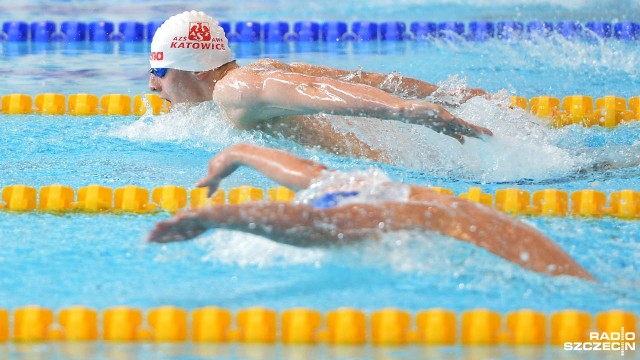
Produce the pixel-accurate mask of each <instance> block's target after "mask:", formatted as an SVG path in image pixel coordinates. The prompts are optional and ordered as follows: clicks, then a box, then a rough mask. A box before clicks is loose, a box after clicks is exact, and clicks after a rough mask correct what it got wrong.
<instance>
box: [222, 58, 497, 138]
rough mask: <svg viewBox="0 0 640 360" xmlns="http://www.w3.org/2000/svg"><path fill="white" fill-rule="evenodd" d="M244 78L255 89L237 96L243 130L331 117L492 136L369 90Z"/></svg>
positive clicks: (280, 77)
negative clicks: (283, 119)
mask: <svg viewBox="0 0 640 360" xmlns="http://www.w3.org/2000/svg"><path fill="white" fill-rule="evenodd" d="M238 80H240V79H238ZM244 80H245V84H249V83H250V84H251V86H246V85H245V87H244V89H243V94H241V95H236V97H237V98H238V99H242V101H243V102H242V103H238V104H235V106H234V108H235V109H243V108H244V109H250V110H243V111H244V112H243V113H237V112H236V113H232V114H235V115H236V116H233V118H234V120H235V121H236V122H238V125H239V126H241V127H251V126H253V125H255V124H257V123H258V122H263V121H269V120H272V119H276V118H278V117H280V116H288V115H311V114H316V113H328V114H334V115H345V116H363V117H374V118H378V119H382V120H396V121H402V122H407V123H411V124H417V125H423V126H427V127H429V128H431V129H433V130H434V131H437V132H440V133H443V134H445V135H448V136H451V137H453V138H455V139H457V140H458V141H460V142H464V139H463V136H471V137H480V136H481V135H491V131H489V130H488V129H486V128H483V127H480V126H476V125H472V124H469V123H467V122H466V121H464V120H462V119H460V118H457V117H455V116H453V115H452V114H451V113H449V112H448V111H447V110H445V109H444V108H443V107H441V106H439V105H436V104H433V103H430V102H427V101H420V100H405V99H402V98H398V97H396V96H393V95H391V94H388V93H386V92H384V91H382V90H380V89H377V88H373V87H371V86H365V85H362V84H352V83H349V82H345V81H341V80H335V79H331V78H326V77H322V78H320V77H314V76H306V75H300V74H295V73H287V72H280V71H276V72H269V73H263V74H253V75H252V76H250V77H247V78H245V79H244Z"/></svg>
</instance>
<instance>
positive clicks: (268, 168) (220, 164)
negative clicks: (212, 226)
mask: <svg viewBox="0 0 640 360" xmlns="http://www.w3.org/2000/svg"><path fill="white" fill-rule="evenodd" d="M241 166H248V167H250V168H253V169H255V170H257V171H259V172H260V173H262V174H264V175H265V176H267V177H268V178H270V179H271V180H274V181H276V182H277V183H279V184H281V185H283V186H286V187H289V188H291V189H293V190H299V189H304V188H306V187H308V186H309V185H310V183H311V181H312V180H313V179H314V178H316V177H318V176H319V175H320V173H321V172H322V171H323V170H326V169H327V168H326V167H325V166H324V165H322V164H319V163H316V162H313V161H311V160H307V159H303V158H299V157H297V156H295V155H293V154H290V153H288V152H284V151H280V150H275V149H270V148H265V147H261V146H257V145H253V144H237V145H233V146H230V147H227V148H225V149H224V150H222V151H220V152H219V153H218V154H217V155H216V156H214V157H213V158H212V159H211V160H210V161H209V174H208V175H207V177H205V178H204V179H202V180H200V181H198V182H197V186H199V187H208V188H209V195H211V194H212V193H213V192H215V191H216V189H217V188H218V186H219V184H220V181H222V179H224V178H225V177H227V176H229V175H231V174H232V173H233V172H234V171H235V170H236V169H238V168H239V167H241Z"/></svg>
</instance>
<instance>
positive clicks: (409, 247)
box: [0, 0, 640, 358]
mask: <svg viewBox="0 0 640 360" xmlns="http://www.w3.org/2000/svg"><path fill="white" fill-rule="evenodd" d="M195 3H196V4H194V6H193V7H194V8H196V7H198V6H199V8H200V9H202V10H205V11H209V12H210V13H212V14H214V15H215V14H219V16H220V18H221V19H224V20H233V21H235V20H245V19H254V20H258V21H264V20H273V19H278V20H286V21H294V20H301V19H315V20H318V21H323V20H337V19H340V20H345V21H353V20H357V19H362V18H367V19H369V20H374V21H380V20H387V19H393V20H402V21H412V20H417V19H423V18H427V19H429V20H434V21H442V20H451V19H452V18H455V19H459V20H464V21H468V20H477V19H485V20H502V19H521V20H528V19H544V20H552V21H556V20H559V19H573V20H582V21H587V20H593V19H600V20H603V19H606V20H612V19H616V20H623V19H627V16H628V14H632V13H634V11H635V13H637V10H640V9H638V7H639V6H640V5H638V4H637V2H634V3H631V4H625V3H623V2H617V1H603V2H598V4H590V3H589V2H586V1H546V2H537V1H515V2H514V1H495V0H494V1H474V2H467V1H444V0H443V1H434V2H430V3H429V4H422V2H420V1H410V0H403V1H400V2H398V1H393V2H390V1H382V0H377V1H370V2H368V3H367V5H366V6H365V5H364V3H363V4H361V3H360V2H352V3H348V2H345V1H340V2H334V1H329V2H321V3H313V2H312V3H310V5H309V6H308V7H305V8H304V9H299V8H300V6H297V5H294V3H295V4H297V2H292V1H277V2H269V3H266V2H261V1H250V2H247V4H244V3H243V5H242V6H240V5H232V4H224V5H223V4H218V5H211V4H210V2H206V3H204V2H202V3H198V2H195ZM42 6H45V7H47V8H48V9H49V10H50V11H49V12H48V14H49V15H50V19H51V20H54V21H63V20H67V19H69V18H71V17H72V16H73V17H75V18H81V19H82V20H86V21H91V20H94V19H96V18H107V19H110V20H113V21H116V22H117V21H124V20H130V19H131V14H137V17H138V20H141V21H151V20H158V19H163V18H165V17H168V16H170V15H172V14H173V13H177V12H179V11H182V10H185V9H184V8H183V6H182V5H180V4H177V3H174V2H171V1H154V2H150V1H125V2H123V3H122V4H121V5H119V6H114V5H112V4H111V3H108V2H94V1H50V2H45V1H35V0H32V1H28V2H20V4H13V5H10V4H3V5H2V9H3V11H2V13H1V14H0V22H3V21H7V20H15V19H19V20H25V21H35V20H40V19H41V18H42V15H41V13H40V12H39V9H40V8H41V7H42ZM97 7H100V12H99V15H98V13H96V11H95V9H96V8H97ZM452 14H453V15H452ZM14 45H15V44H8V43H0V48H1V49H2V52H0V57H1V58H2V61H1V62H0V74H1V75H2V79H3V80H2V83H0V95H5V94H9V93H15V92H21V93H26V94H31V95H35V94H38V93H44V92H58V93H63V94H73V93H81V92H88V93H94V94H98V95H102V94H108V93H126V94H130V95H135V94H142V93H147V92H148V89H147V79H148V78H147V73H146V70H147V69H148V62H147V60H146V59H147V56H146V51H147V50H148V45H147V44H142V45H136V46H125V44H102V45H101V46H100V47H96V46H93V45H90V44H89V45H86V46H80V47H77V48H69V47H66V46H64V45H63V44H53V45H43V46H40V47H35V46H34V47H30V46H31V45H32V44H31V45H29V44H27V45H24V46H22V45H15V46H14ZM285 46H286V47H287V48H286V49H283V48H281V47H278V46H268V45H264V44H255V45H243V46H239V45H238V46H236V48H235V49H234V51H235V54H236V55H237V56H238V58H239V62H240V63H241V64H246V63H249V62H251V61H253V60H255V59H257V58H260V57H262V56H270V57H276V58H279V59H282V60H284V61H287V62H289V61H302V62H310V63H314V64H322V65H330V66H336V67H340V68H346V69H353V70H356V69H357V68H358V67H360V66H361V67H362V68H364V69H365V70H368V71H379V72H390V71H398V72H400V73H402V74H404V75H406V76H411V77H415V78H419V79H424V80H426V81H430V82H433V83H440V84H443V85H445V86H450V87H455V86H458V85H459V84H461V83H466V84H467V85H469V86H476V87H482V88H485V89H487V90H488V91H490V92H492V93H495V94H496V96H495V97H496V100H494V101H488V100H484V99H474V100H471V101H469V102H468V103H466V104H463V105H462V106H460V107H457V108H454V109H452V111H453V112H454V113H455V114H457V115H459V116H460V117H463V118H465V119H467V120H469V121H471V122H474V123H477V124H481V125H484V126H488V127H489V128H491V129H492V130H493V131H494V133H495V136H494V138H493V139H492V140H488V141H481V140H475V139H470V140H468V141H467V143H466V144H465V145H464V146H462V145H459V144H457V143H456V142H455V141H453V140H450V139H445V138H443V137H442V136H439V135H435V134H433V133H432V132H430V131H428V130H424V129H419V128H413V127H410V126H406V125H393V126H392V125H389V124H388V123H382V122H374V124H373V126H374V130H367V129H366V128H365V127H358V128H356V130H355V131H356V132H358V133H359V135H361V136H362V137H364V138H366V139H368V140H369V142H370V143H371V144H372V145H374V146H375V147H379V148H381V149H388V154H389V156H390V157H391V158H392V159H393V160H394V164H392V165H387V164H380V163H372V162H370V161H367V160H362V159H352V158H343V157H338V156H334V155H332V154H329V153H326V152H323V151H320V150H314V149H305V148H302V147H301V146H299V145H296V144H294V143H293V142H290V141H287V140H282V139H274V138H270V137H267V136H264V135H260V134H258V133H254V132H250V131H238V130H234V129H232V128H230V127H229V126H228V125H226V124H225V123H224V122H223V120H222V119H221V118H220V116H218V115H217V114H216V113H215V111H212V110H211V109H210V108H208V107H207V106H200V107H196V108H194V109H189V110H183V111H180V112H176V113H172V114H169V115H165V116H159V117H155V118H149V117H144V118H138V117H134V116H130V117H118V116H109V117H107V116H91V117H72V116H66V115H65V116H39V115H0V187H4V186H8V185H12V184H27V185H30V186H33V187H36V188H39V187H41V186H45V185H50V184H55V183H60V184H64V185H68V186H71V187H73V188H75V189H77V188H79V187H82V186H86V185H88V184H93V183H97V184H101V185H104V186H109V187H112V188H117V187H121V186H124V185H128V184H135V185H138V186H142V187H145V188H148V189H152V188H154V187H157V186H162V185H167V184H173V185H180V186H185V187H188V188H191V187H193V184H194V183H195V181H196V180H197V179H199V178H200V177H202V176H203V175H204V174H205V172H206V166H207V161H208V160H209V159H210V158H211V157H212V156H213V155H214V154H215V153H217V152H218V151H220V150H221V149H222V148H224V147H225V146H228V145H230V144H233V143H237V142H240V141H251V142H254V143H257V144H263V145H269V146H275V147H280V148H284V149H287V150H290V151H292V152H294V153H296V154H298V155H301V156H305V157H309V158H312V159H314V160H318V161H321V162H323V163H326V164H327V165H329V166H331V167H334V168H338V169H354V168H366V167H369V166H378V167H381V168H382V169H384V170H385V171H386V172H387V173H388V174H389V175H390V176H391V177H392V178H394V179H397V180H402V181H406V182H410V183H415V184H422V185H434V186H443V187H447V188H450V189H452V190H454V191H455V193H456V194H459V193H463V192H466V191H467V189H468V188H469V187H470V186H480V187H482V189H483V190H484V191H485V192H489V193H495V191H496V190H498V189H501V188H507V187H518V188H521V189H525V190H528V191H530V192H533V191H535V190H538V189H545V188H558V189H562V190H565V191H568V192H571V191H574V190H579V189H596V190H600V191H604V192H606V193H610V192H612V191H618V190H622V189H634V190H638V189H640V180H639V179H640V166H639V165H638V164H639V163H640V161H639V159H640V155H639V154H640V149H639V147H640V123H638V122H635V123H631V124H628V125H621V126H618V127H617V128H615V129H603V128H598V127H593V128H588V129H587V128H582V127H577V126H571V127H566V128H562V129H550V128H548V127H547V126H546V125H545V124H544V123H543V122H542V121H541V120H538V119H537V118H535V117H534V116H532V115H530V114H528V113H527V112H524V111H521V110H512V109H509V108H508V106H506V105H508V98H509V95H513V94H515V95H519V96H524V97H527V98H530V97H534V96H538V95H543V94H548V95H552V96H555V97H564V96H567V95H572V94H584V95H590V96H593V97H594V98H597V97H601V96H604V95H616V96H620V97H625V98H629V97H631V96H636V95H639V93H638V85H639V79H638V75H639V70H638V67H637V63H638V58H639V56H640V53H639V52H638V43H625V42H620V41H606V42H600V43H597V42H591V43H589V42H572V41H566V40H564V39H562V38H559V37H553V38H551V39H547V40H543V41H539V42H517V43H507V42H503V41H498V40H490V41H487V42H483V43H474V42H469V43H467V42H461V43H445V42H424V43H416V42H402V43H390V44H385V43H381V42H375V43H371V44H368V43H367V44H365V43H348V44H344V45H337V46H335V48H334V49H331V50H328V49H326V48H325V47H324V45H321V44H320V45H312V46H310V47H309V48H305V49H300V48H296V47H295V45H293V44H291V45H289V44H287V45H285ZM289 47H291V49H289ZM290 50H293V51H290ZM416 153H418V154H422V156H419V157H417V156H416ZM602 162H607V163H610V164H611V168H608V169H603V170H590V169H591V168H592V167H593V166H594V165H597V164H600V163H602ZM245 184H251V185H254V186H258V187H262V188H269V187H271V186H273V185H274V184H273V183H271V182H269V181H268V180H266V179H264V178H263V177H260V176H258V175H257V174H256V173H254V172H252V171H248V170H242V171H239V172H238V173H236V174H234V175H233V176H232V177H231V178H229V179H228V180H225V182H223V184H222V186H223V188H227V189H229V188H231V187H234V186H239V185H245ZM168 216H169V215H168V214H166V213H159V214H154V215H142V216H140V215H86V214H49V213H39V212H30V213H24V214H15V213H7V212H0V244H1V246H0V269H2V271H1V273H2V276H0V308H8V309H14V308H17V307H20V306H24V305H28V304H38V305H41V306H46V307H50V308H53V309H60V308H64V307H68V306H71V305H76V304H81V305H86V306H90V307H94V308H97V309H104V308H107V307H111V306H115V305H128V306H133V307H138V308H142V309H148V308H152V307H155V306H160V305H167V304H170V305H175V306H179V307H184V308H187V309H194V308H197V307H201V306H206V305H217V306H221V307H226V308H229V309H232V310H236V309H241V308H244V307H249V306H256V305H260V306H265V307H269V308H273V309H276V310H283V309H287V308H292V307H296V306H305V307H310V308H314V309H318V310H321V311H327V310H331V309H335V308H338V307H343V306H348V307H355V308H358V309H362V310H365V311H372V310H376V309H379V308H383V307H397V308H401V309H405V310H409V311H413V312H415V311H418V310H422V309H427V308H431V307H446V308H448V309H451V310H454V311H457V312H459V311H463V310H467V309H472V308H477V307H487V308H490V309H494V310H497V311H499V312H501V313H506V312H507V311H511V310H516V309H523V308H532V309H535V310H539V311H543V312H553V311H556V310H560V309H567V308H576V309H580V310H585V311H588V312H590V313H596V312H599V311H603V310H608V309H613V308H620V309H625V310H631V311H634V312H636V313H638V312H640V291H639V290H638V289H640V271H638V270H639V267H640V255H638V254H640V242H639V240H638V238H639V237H640V221H625V220H618V219H614V218H608V217H607V218H601V219H589V218H574V217H564V218H560V217H545V218H537V217H523V220H524V221H526V222H528V223H530V224H532V225H533V226H535V227H536V228H538V229H539V230H540V231H542V232H543V233H544V234H546V235H547V236H549V237H550V238H551V239H553V240H554V241H556V242H558V243H559V244H560V246H561V247H562V248H564V249H565V250H566V251H567V252H568V253H569V254H571V256H573V257H574V258H575V259H576V260H577V261H578V262H579V263H580V264H582V265H583V266H584V267H585V268H586V269H587V270H589V271H590V272H591V273H592V274H594V275H595V276H596V278H598V279H599V282H597V283H591V282H585V281H580V280H577V279H572V278H566V277H557V278H550V277H547V276H543V275H539V274H536V273H532V272H529V271H526V270H523V269H521V268H520V267H518V266H515V265H512V264H510V263H508V262H506V261H504V260H502V259H500V258H498V257H496V256H494V255H492V254H490V253H488V252H486V251H484V250H481V249H478V248H476V247H474V246H471V245H468V244H463V243H460V242H458V241H454V240H451V239H448V238H444V237H440V236H435V235H432V234H424V233H415V232H400V233H395V234H390V235H388V236H385V237H384V238H383V239H382V241H381V242H378V243H364V244H359V245H356V246H353V247H348V248H341V249H297V248H293V247H289V246H286V245H279V244H275V243H272V242H269V241H267V240H265V239H262V238H259V237H256V236H250V235H246V234H241V233H235V232H230V231H211V232H209V233H207V234H206V235H204V236H201V237H200V238H198V239H197V240H196V241H193V242H189V243H181V244H171V245H164V246H162V245H148V244H145V243H144V239H145V236H146V234H147V232H148V231H149V230H150V229H151V228H152V227H153V225H154V223H155V222H157V221H159V220H161V219H165V218H167V217H168ZM325 350H326V349H325ZM323 351H324V350H323ZM178 353H179V354H182V353H181V352H178ZM2 354H3V350H2V348H0V355H2ZM235 354H236V356H238V357H239V358H243V356H242V355H238V354H237V352H236V353H235ZM323 354H324V355H326V354H325V353H323ZM182 355H184V354H182ZM324 355H323V356H324ZM369 355H370V354H369ZM145 356H146V357H144V358H164V357H162V356H167V357H168V355H162V356H160V355H158V354H155V355H154V354H153V353H152V354H151V355H145ZM0 357H1V356H0ZM405 357H406V358H412V357H413V356H412V355H406V354H405ZM507 357H508V356H507ZM181 358H187V357H181ZM194 358H199V357H194ZM533 358H535V356H534V357H533ZM551 358H553V356H551Z"/></svg>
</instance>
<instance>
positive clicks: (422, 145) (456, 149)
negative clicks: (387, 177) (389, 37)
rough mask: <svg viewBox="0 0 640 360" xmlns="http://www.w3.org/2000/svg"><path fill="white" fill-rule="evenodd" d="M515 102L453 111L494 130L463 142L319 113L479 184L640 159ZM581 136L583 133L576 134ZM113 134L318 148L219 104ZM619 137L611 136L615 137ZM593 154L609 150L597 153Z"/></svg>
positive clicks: (456, 83)
mask: <svg viewBox="0 0 640 360" xmlns="http://www.w3.org/2000/svg"><path fill="white" fill-rule="evenodd" d="M442 86H443V88H445V89H447V92H450V93H453V94H455V93H456V92H457V91H458V89H461V88H463V87H464V86H465V81H464V79H461V78H459V77H456V76H454V77H451V79H450V80H449V81H448V82H445V83H443V84H442ZM508 104H509V95H508V94H507V93H506V92H500V93H496V94H494V95H493V98H492V99H491V100H487V99H484V98H473V99H471V100H469V101H467V102H465V103H463V104H461V105H459V106H457V107H452V108H450V111H451V112H452V113H453V114H454V115H456V116H459V117H461V118H463V119H465V120H467V121H469V122H471V123H474V124H478V125H481V126H485V127H487V128H489V129H491V130H492V131H493V133H494V136H493V137H491V138H485V139H473V138H467V139H466V142H465V144H464V145H461V144H459V143H458V142H457V141H456V140H454V139H452V138H449V137H447V136H443V135H441V134H437V133H435V132H434V131H432V130H430V129H428V128H426V127H422V126H414V125H410V124H405V123H400V122H397V121H383V120H378V119H365V118H357V117H350V118H346V117H338V116H328V115H319V116H320V117H323V121H329V122H331V124H332V126H333V127H334V129H335V130H336V131H337V132H341V133H343V134H349V133H352V134H355V135H356V136H357V137H359V138H360V139H362V140H363V141H364V142H365V143H366V144H368V145H370V146H371V148H372V149H377V150H379V151H381V152H384V153H385V154H386V155H387V160H388V162H389V163H391V164H393V165H397V166H402V167H405V168H408V169H416V170H420V171H428V172H430V173H432V174H434V175H439V176H446V177H456V178H463V179H473V180H479V181H514V180H518V179H522V178H529V179H538V180H542V179H549V178H555V177H561V176H567V175H570V174H574V173H576V172H578V171H581V170H583V169H590V168H596V167H597V166H598V164H600V163H608V164H614V167H623V166H633V165H636V164H638V163H640V159H639V157H638V156H634V155H633V154H634V153H630V154H625V155H624V156H622V157H620V156H618V155H615V156H613V155H607V152H608V151H609V152H610V150H611V147H610V146H609V144H608V142H611V140H606V141H604V142H603V143H602V146H601V147H602V149H600V150H594V149H593V145H592V144H591V142H592V141H591V137H590V136H589V135H588V134H589V133H593V131H592V130H593V129H582V128H579V129H575V127H571V128H567V129H560V130H558V129H552V128H550V127H549V126H548V124H546V123H545V122H544V121H543V120H541V119H538V118H537V117H535V116H534V115H532V114H530V113H528V112H526V111H523V110H520V109H510V108H509V106H508ZM628 127H633V125H629V126H628ZM622 129H624V127H622V128H621V130H613V131H618V132H617V133H615V134H620V132H621V131H623V130H622ZM606 131H609V132H612V130H606ZM576 133H578V134H579V135H580V136H577V137H576ZM630 133H631V134H633V133H637V132H634V131H630ZM109 134H110V135H111V136H115V137H119V138H124V139H128V140H130V141H140V142H143V141H159V142H171V143H178V144H180V145H181V146H184V147H187V148H193V147H195V148H204V149H207V150H214V151H218V150H219V149H220V148H222V147H225V146H229V145H232V144H235V143H239V142H252V143H255V144H259V145H266V146H272V147H276V148H283V147H284V148H285V149H287V150H289V151H294V152H296V153H302V154H301V155H303V156H309V155H310V154H314V151H316V149H311V150H310V151H309V152H307V151H306V150H301V149H300V146H299V145H297V144H295V143H293V142H292V141H286V140H283V139H278V138H274V137H271V136H268V135H266V134H264V133H262V132H260V131H255V130H238V129H235V128H234V127H233V126H231V125H230V122H229V120H228V119H227V118H226V117H225V115H224V113H223V112H222V111H221V109H220V108H219V107H218V106H217V105H216V104H215V103H214V102H207V103H203V104H199V105H196V106H189V107H183V108H180V107H177V108H175V109H174V111H172V112H171V113H170V114H166V115H162V116H153V117H143V118H141V119H139V120H138V121H136V122H135V123H133V124H131V125H126V126H120V127H118V128H116V129H113V130H111V131H110V133H109ZM615 134H613V135H610V137H612V138H614V139H615V138H616V136H617V135H615ZM627 136H634V135H627ZM635 137H638V136H637V135H635ZM570 138H576V139H582V141H583V142H584V143H580V141H575V140H574V141H569V139H570ZM637 140H638V142H639V143H637V144H635V145H632V144H623V145H620V146H619V148H620V149H619V150H620V151H617V152H616V154H618V153H620V152H621V151H622V150H625V149H629V146H634V147H635V148H638V147H640V139H637ZM585 149H589V151H585ZM594 153H601V154H602V155H601V156H594V155H593V154H594ZM327 157H329V158H331V157H330V154H328V153H326V155H324V156H321V158H320V159H318V160H320V161H323V158H327Z"/></svg>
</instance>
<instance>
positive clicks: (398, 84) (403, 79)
mask: <svg viewBox="0 0 640 360" xmlns="http://www.w3.org/2000/svg"><path fill="white" fill-rule="evenodd" d="M280 64H282V68H283V70H288V71H292V72H297V73H302V74H307V75H313V76H324V77H330V78H332V79H336V80H343V81H348V82H351V83H358V84H364V85H369V86H373V87H376V88H378V89H380V90H383V91H386V92H388V93H390V94H393V95H396V96H401V97H409V98H418V99H424V98H426V97H427V96H437V95H438V94H439V92H438V90H439V88H438V86H437V85H434V84H431V83H428V82H426V81H422V80H418V79H414V78H411V77H407V76H402V75H400V74H397V73H395V72H393V73H389V74H380V73H375V72H368V71H361V70H358V71H347V70H342V69H336V68H331V67H326V66H319V65H311V64H306V63H292V64H285V63H280ZM440 92H441V91H440ZM442 95H447V94H446V93H442ZM458 95H459V96H460V97H461V100H462V101H463V102H464V101H467V100H468V99H470V98H472V97H475V96H486V95H488V93H487V92H486V91H484V90H482V89H478V88H464V89H460V94H458Z"/></svg>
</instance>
